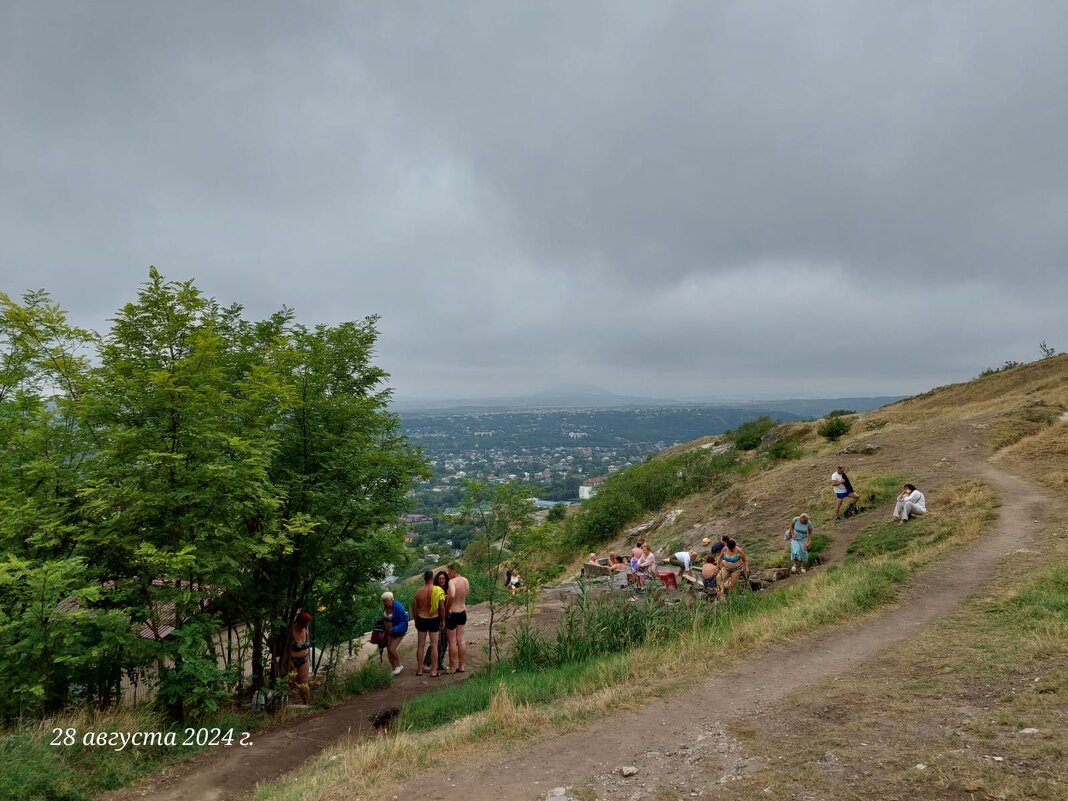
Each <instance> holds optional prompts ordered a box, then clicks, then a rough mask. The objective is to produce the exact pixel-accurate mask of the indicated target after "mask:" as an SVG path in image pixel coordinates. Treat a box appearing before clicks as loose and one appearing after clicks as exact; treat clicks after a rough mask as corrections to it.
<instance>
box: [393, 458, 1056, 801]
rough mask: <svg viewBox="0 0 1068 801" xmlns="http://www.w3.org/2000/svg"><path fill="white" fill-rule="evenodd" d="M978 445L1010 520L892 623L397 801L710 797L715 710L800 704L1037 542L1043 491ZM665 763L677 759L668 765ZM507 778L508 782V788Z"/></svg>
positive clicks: (720, 750) (718, 738)
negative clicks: (667, 793) (659, 794)
mask: <svg viewBox="0 0 1068 801" xmlns="http://www.w3.org/2000/svg"><path fill="white" fill-rule="evenodd" d="M967 440H968V438H963V437H962V438H958V439H957V441H956V442H957V447H959V448H961V452H960V453H958V454H954V455H956V456H958V458H959V459H960V460H961V461H962V462H966V467H967V469H968V471H969V472H971V473H973V474H977V475H979V476H980V477H982V478H983V479H985V480H987V481H988V482H990V484H991V485H992V486H993V487H994V488H995V489H996V491H997V493H998V495H999V496H1000V497H1001V500H1002V506H1001V508H1000V514H999V519H998V521H997V522H996V523H994V524H993V525H992V526H991V529H990V531H989V532H988V534H987V535H985V536H984V537H983V538H981V539H980V540H978V541H977V542H975V543H973V544H972V545H970V546H968V547H967V548H965V549H963V550H961V551H959V552H958V553H955V554H953V555H952V556H950V557H948V558H946V559H944V560H942V561H940V562H939V563H938V564H937V565H934V566H932V567H931V568H930V569H928V570H926V571H924V572H923V573H921V574H920V575H919V576H918V577H917V579H916V580H915V582H914V584H915V587H916V589H915V590H913V592H912V594H911V596H910V597H909V598H908V599H906V600H905V601H904V602H903V603H901V604H899V605H898V606H897V607H895V608H894V609H892V610H891V611H889V612H887V613H886V614H884V615H881V616H880V617H878V618H876V619H875V620H871V619H867V620H865V621H862V622H860V623H857V624H853V625H848V626H845V627H842V628H838V629H835V630H833V631H829V632H827V633H824V634H822V635H819V636H817V637H814V638H807V639H805V640H803V641H800V642H796V643H790V644H785V645H780V646H777V647H774V648H772V649H770V650H769V651H766V652H763V653H761V654H759V655H757V656H754V657H752V658H750V659H747V660H746V661H745V662H743V663H742V664H741V665H739V666H737V667H736V668H734V669H733V670H731V671H729V672H727V673H726V674H724V675H720V676H716V677H715V678H712V679H709V680H708V681H707V682H705V683H703V684H701V685H700V686H698V687H697V688H695V689H694V690H693V691H691V692H690V693H689V694H688V695H687V697H686V698H685V699H681V700H680V699H673V700H668V701H662V702H657V703H654V704H652V705H650V706H648V707H646V708H644V709H642V710H640V711H637V712H630V713H621V714H619V715H614V716H612V717H611V718H609V719H605V720H602V721H598V722H597V723H596V724H594V725H592V726H590V727H589V728H587V729H584V730H582V731H578V732H574V733H572V734H569V735H565V736H563V737H559V738H556V739H554V740H551V741H548V742H544V743H540V744H538V745H535V746H533V747H528V748H524V749H523V751H522V754H520V755H517V756H514V757H511V758H508V759H506V760H505V761H503V762H502V761H497V762H495V763H492V764H481V765H469V766H465V768H464V769H463V770H462V771H456V772H449V771H445V772H437V773H435V774H434V775H433V776H421V777H418V778H416V779H415V780H413V781H411V782H409V783H408V784H407V785H406V786H405V787H404V788H403V789H402V790H400V791H399V792H398V793H397V794H396V795H394V796H393V797H394V798H397V799H415V798H419V797H422V796H425V795H426V792H427V789H428V787H433V795H434V797H435V798H436V799H443V800H446V801H447V800H448V799H458V800H459V799H462V801H519V799H535V798H545V796H546V793H547V791H549V790H550V789H551V788H555V787H562V786H567V785H588V786H592V787H597V788H599V790H600V791H601V793H602V797H610V798H615V797H620V798H628V797H635V798H639V797H641V796H642V794H643V793H644V792H645V791H646V790H649V791H651V790H652V789H653V788H656V787H657V786H658V785H659V784H660V783H661V782H663V783H665V784H669V785H670V786H672V787H674V788H676V789H677V788H679V787H684V788H685V789H687V790H689V791H690V792H691V793H693V794H698V793H702V792H704V791H706V790H707V789H709V784H710V783H714V782H715V779H714V778H712V777H711V774H710V772H709V768H708V765H707V764H701V763H702V762H707V758H708V757H710V756H711V757H715V756H716V755H719V756H721V757H723V758H725V756H726V754H728V753H729V752H730V750H731V747H732V746H731V744H730V743H731V740H732V738H731V737H730V735H729V733H728V732H727V731H726V730H725V727H724V726H723V725H721V723H720V722H719V721H717V720H715V719H714V717H713V718H711V719H710V718H708V717H707V710H708V709H715V708H717V705H718V706H720V707H727V708H726V709H725V710H724V713H723V716H722V717H723V718H724V719H725V720H726V719H729V718H734V717H737V716H738V715H740V714H742V713H745V714H746V715H760V714H762V713H764V712H766V711H767V710H768V709H769V708H770V707H771V705H773V704H775V703H776V702H777V701H779V700H780V699H782V698H783V697H785V696H786V695H787V694H788V693H791V692H794V691H795V690H798V689H801V688H803V687H806V686H809V685H813V684H825V683H826V682H827V681H828V680H833V679H834V677H836V676H841V675H845V674H847V673H849V672H851V671H853V670H856V669H858V668H860V667H861V666H862V665H864V663H866V662H868V661H869V660H871V659H872V658H873V657H876V656H877V655H878V654H879V653H880V652H882V651H884V650H886V649H888V648H892V647H893V646H894V645H895V643H899V642H901V641H903V640H905V639H908V638H910V637H912V636H913V635H914V634H915V632H916V631H917V630H918V629H919V628H920V627H922V626H925V625H927V624H928V623H930V622H932V621H934V620H936V619H937V618H939V617H942V616H943V615H945V614H947V613H948V612H950V611H952V610H953V609H954V608H955V607H956V606H957V605H958V604H960V603H961V602H962V601H963V600H964V599H965V598H966V597H968V596H970V595H972V594H973V593H975V592H977V591H979V590H980V589H982V588H983V586H984V585H985V584H986V582H987V581H988V579H989V575H990V571H989V566H990V565H991V564H995V563H996V561H997V560H998V559H999V558H1000V557H1001V556H1003V555H1005V554H1006V553H1011V552H1012V551H1014V550H1017V549H1019V548H1020V547H1023V546H1024V545H1025V544H1026V543H1027V542H1028V541H1029V539H1030V537H1031V535H1032V534H1033V533H1034V531H1035V530H1036V529H1037V528H1038V525H1037V523H1038V521H1039V520H1040V519H1041V518H1042V515H1043V511H1044V508H1045V507H1046V506H1047V505H1048V503H1049V501H1048V499H1047V498H1046V497H1045V496H1044V495H1043V494H1042V493H1041V492H1040V491H1038V490H1037V489H1036V488H1035V487H1034V486H1033V485H1032V484H1030V483H1028V482H1026V481H1024V480H1022V479H1020V478H1017V477H1015V476H1012V475H1010V474H1008V473H1006V472H1004V471H1002V470H1000V469H998V468H996V467H994V466H992V465H990V464H989V463H987V462H986V461H985V460H982V459H980V458H978V456H977V454H976V453H975V450H974V446H973V445H971V444H969V443H968V441H967ZM686 710H692V712H690V713H687V711H686ZM702 714H703V715H704V716H705V717H704V719H703V720H701V719H700V715H702ZM715 717H718V716H715ZM665 754H670V755H672V758H670V759H664V758H663V757H664V755H665ZM622 766H634V767H636V768H637V769H638V774H637V775H636V776H635V777H634V778H633V779H627V780H624V779H623V778H622V777H621V775H620V772H619V769H620V768H621V767H622ZM669 774H670V778H669V779H668V775H669ZM501 777H507V782H506V783H502V781H501ZM648 797H652V796H648ZM673 797H674V796H673Z"/></svg>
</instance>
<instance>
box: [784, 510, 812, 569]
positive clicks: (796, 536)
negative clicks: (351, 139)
mask: <svg viewBox="0 0 1068 801" xmlns="http://www.w3.org/2000/svg"><path fill="white" fill-rule="evenodd" d="M787 533H788V534H789V535H790V563H791V564H790V572H791V573H796V572H797V571H798V570H800V571H801V572H802V573H804V572H805V571H806V570H807V569H808V549H809V546H811V545H812V523H811V521H810V520H809V519H808V515H807V514H805V513H802V514H799V515H798V516H797V517H795V518H794V520H793V522H792V523H791V524H790V528H789V529H788V530H787Z"/></svg>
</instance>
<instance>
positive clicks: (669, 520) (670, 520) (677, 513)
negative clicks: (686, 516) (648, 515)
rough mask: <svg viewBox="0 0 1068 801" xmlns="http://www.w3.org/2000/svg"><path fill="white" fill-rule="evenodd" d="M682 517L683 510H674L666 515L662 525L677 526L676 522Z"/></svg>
mask: <svg viewBox="0 0 1068 801" xmlns="http://www.w3.org/2000/svg"><path fill="white" fill-rule="evenodd" d="M681 516H682V509H672V510H671V511H670V512H668V513H667V514H666V515H664V520H663V522H662V523H661V525H662V526H672V525H674V524H675V521H676V520H678V519H679V518H680V517H681Z"/></svg>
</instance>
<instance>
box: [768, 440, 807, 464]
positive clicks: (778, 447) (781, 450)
mask: <svg viewBox="0 0 1068 801" xmlns="http://www.w3.org/2000/svg"><path fill="white" fill-rule="evenodd" d="M766 453H767V454H768V456H770V457H771V458H772V459H775V460H777V461H781V462H785V461H787V460H789V459H800V458H801V445H800V444H798V443H797V442H795V441H794V440H791V439H780V440H778V441H776V442H773V443H771V445H770V446H769V447H768V449H767V451H766Z"/></svg>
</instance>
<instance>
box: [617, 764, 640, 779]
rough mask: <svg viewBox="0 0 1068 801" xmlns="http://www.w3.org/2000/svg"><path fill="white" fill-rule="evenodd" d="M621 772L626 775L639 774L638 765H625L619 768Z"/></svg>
mask: <svg viewBox="0 0 1068 801" xmlns="http://www.w3.org/2000/svg"><path fill="white" fill-rule="evenodd" d="M619 772H620V773H621V774H622V775H623V776H624V777H629V776H637V775H638V769H637V768H636V767H634V766H633V765H624V766H623V767H621V768H620V769H619Z"/></svg>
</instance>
